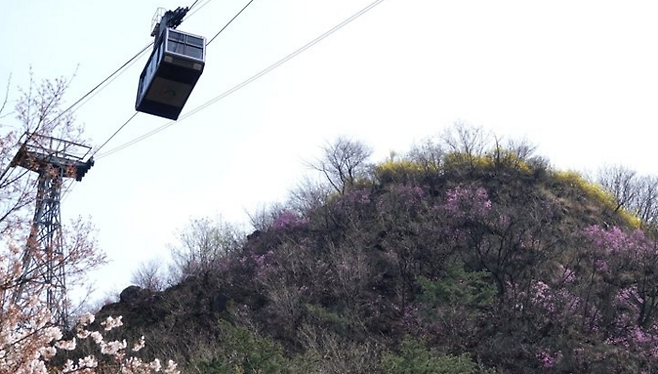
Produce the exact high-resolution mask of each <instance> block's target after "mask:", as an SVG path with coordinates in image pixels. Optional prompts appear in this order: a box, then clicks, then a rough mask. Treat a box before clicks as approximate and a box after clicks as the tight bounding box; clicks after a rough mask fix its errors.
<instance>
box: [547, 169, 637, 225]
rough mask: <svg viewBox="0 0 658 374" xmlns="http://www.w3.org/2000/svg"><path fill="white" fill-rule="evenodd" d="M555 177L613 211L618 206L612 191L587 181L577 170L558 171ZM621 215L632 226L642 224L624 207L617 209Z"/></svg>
mask: <svg viewBox="0 0 658 374" xmlns="http://www.w3.org/2000/svg"><path fill="white" fill-rule="evenodd" d="M554 176H555V178H556V179H557V180H558V181H560V182H563V183H567V184H569V185H571V186H572V187H575V188H578V189H580V190H581V191H583V192H584V193H585V195H587V196H588V197H590V198H592V199H595V200H597V201H599V202H600V203H601V204H603V205H604V206H605V207H606V208H608V209H609V210H611V211H614V210H615V209H616V208H617V203H616V202H615V197H614V195H612V194H611V193H610V192H608V191H605V190H604V189H603V188H601V187H600V186H598V185H596V184H594V183H591V182H589V181H587V180H586V179H585V178H583V177H582V175H581V174H580V173H578V172H575V171H571V170H570V171H557V172H555V174H554ZM617 213H618V214H619V216H620V217H621V219H622V220H624V222H626V223H627V224H628V225H629V226H630V227H632V228H634V229H637V228H640V226H641V220H640V219H639V218H638V217H636V216H635V215H633V214H632V213H630V212H628V211H627V210H624V209H619V210H618V211H617Z"/></svg>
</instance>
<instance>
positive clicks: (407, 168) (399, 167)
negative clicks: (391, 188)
mask: <svg viewBox="0 0 658 374" xmlns="http://www.w3.org/2000/svg"><path fill="white" fill-rule="evenodd" d="M428 167H429V165H428V166H424V165H422V164H420V163H418V162H414V161H406V160H405V161H395V160H392V159H389V160H387V161H385V162H383V163H381V164H379V165H377V166H375V172H376V173H377V175H378V176H379V178H380V179H381V180H383V181H396V182H402V181H407V180H408V179H410V178H411V179H413V178H415V177H416V176H420V175H423V174H424V173H426V172H432V171H438V170H434V169H437V168H436V167H429V168H428Z"/></svg>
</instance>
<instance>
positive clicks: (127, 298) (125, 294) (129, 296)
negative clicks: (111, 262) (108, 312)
mask: <svg viewBox="0 0 658 374" xmlns="http://www.w3.org/2000/svg"><path fill="white" fill-rule="evenodd" d="M143 294H144V290H142V288H141V287H139V286H129V287H126V289H124V290H123V291H121V293H120V294H119V301H120V302H122V303H127V304H131V305H132V304H135V303H137V302H139V301H140V300H142V299H143V296H144V295H143Z"/></svg>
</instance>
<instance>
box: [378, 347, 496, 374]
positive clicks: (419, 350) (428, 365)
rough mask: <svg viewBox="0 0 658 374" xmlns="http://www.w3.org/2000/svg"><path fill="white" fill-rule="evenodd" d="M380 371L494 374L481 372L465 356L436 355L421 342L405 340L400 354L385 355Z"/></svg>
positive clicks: (427, 373)
mask: <svg viewBox="0 0 658 374" xmlns="http://www.w3.org/2000/svg"><path fill="white" fill-rule="evenodd" d="M382 369H383V370H384V372H385V373H388V374H478V373H490V374H492V373H495V371H494V370H491V369H490V370H482V369H480V368H479V367H478V365H477V364H476V363H475V362H473V361H472V360H471V358H470V357H469V356H468V355H466V354H463V355H460V356H453V355H437V354H436V353H434V352H432V351H431V350H429V349H428V348H426V347H425V346H424V345H423V344H422V343H421V342H418V341H416V340H410V339H406V340H404V341H403V342H402V345H401V349H400V354H399V355H396V354H392V353H388V354H385V355H384V356H383V358H382Z"/></svg>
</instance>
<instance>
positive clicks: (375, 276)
mask: <svg viewBox="0 0 658 374" xmlns="http://www.w3.org/2000/svg"><path fill="white" fill-rule="evenodd" d="M532 150H533V149H532V147H529V146H528V145H527V144H525V143H514V142H510V143H508V144H505V145H502V144H501V142H500V141H499V140H497V139H494V141H491V142H489V141H487V138H486V137H485V136H484V133H483V132H482V131H481V130H479V129H472V128H468V127H465V126H457V127H456V128H454V129H453V130H452V131H451V132H448V133H446V134H445V135H444V136H443V137H442V138H441V139H440V140H439V141H428V142H427V143H424V144H423V145H421V146H417V147H414V149H413V150H412V151H410V152H409V153H408V154H406V155H404V156H393V155H392V156H391V158H390V159H389V160H387V161H385V162H382V163H379V164H376V165H369V164H367V163H366V161H367V158H368V155H369V154H370V153H369V150H368V148H367V147H365V146H364V145H363V144H361V143H358V142H354V141H351V140H349V139H344V138H341V139H339V140H338V141H337V142H335V143H333V144H330V145H328V146H327V147H326V149H325V151H326V155H325V156H326V157H324V158H323V159H321V160H318V161H317V162H311V163H310V164H311V165H312V166H313V167H314V168H315V169H317V170H319V171H320V172H322V173H323V175H324V176H325V177H326V179H327V181H328V182H329V183H327V184H326V185H314V184H309V183H307V184H305V185H303V187H300V188H298V189H297V190H295V191H293V193H291V199H290V201H288V202H287V203H285V204H279V205H276V206H273V207H271V209H268V210H265V211H263V212H259V213H258V214H254V216H253V217H252V220H253V224H254V227H255V231H253V232H252V233H251V234H250V235H248V236H247V237H245V238H240V237H239V235H237V236H236V234H235V231H234V230H232V229H230V227H228V226H223V227H215V228H212V227H211V225H210V226H209V225H205V226H204V225H201V226H197V230H196V231H195V232H194V235H192V236H188V237H187V239H188V241H187V242H186V243H184V245H183V247H182V249H181V248H179V249H178V256H179V257H178V261H177V269H178V270H179V271H178V272H177V273H176V274H177V278H176V280H177V281H176V282H174V283H175V285H174V286H172V287H170V288H168V289H166V290H164V291H159V290H157V289H148V288H139V287H131V288H129V289H126V290H125V291H124V292H123V293H122V296H121V301H120V302H118V303H115V304H110V305H107V306H105V307H104V308H103V309H102V310H101V311H100V315H101V316H105V315H110V314H111V315H117V314H121V315H123V316H124V319H123V321H124V324H125V327H126V329H127V330H126V331H127V332H128V333H129V334H133V335H134V336H141V335H145V336H146V337H147V340H148V341H150V342H153V343H152V344H151V345H150V346H149V347H147V348H145V350H143V353H144V354H145V355H146V356H145V358H147V359H148V358H151V357H155V356H162V357H171V358H173V359H175V360H176V361H178V362H179V367H180V368H181V370H183V372H189V373H485V372H491V373H493V372H496V373H553V372H554V373H562V372H564V373H568V372H579V373H598V372H606V373H607V372H616V373H640V372H647V373H649V372H655V371H656V370H658V359H657V357H658V323H657V321H656V314H657V313H658V274H656V267H655V265H656V262H657V261H658V249H657V248H656V235H655V230H654V227H653V223H654V221H655V220H654V217H655V213H654V211H653V206H654V205H655V203H656V201H655V199H654V198H653V195H652V194H653V193H654V192H655V187H656V183H655V181H653V179H651V178H639V177H635V176H634V175H633V173H631V172H627V171H626V170H625V169H619V168H617V169H608V170H607V171H604V173H602V178H601V182H602V183H600V184H598V183H593V182H590V181H587V180H586V179H585V178H583V177H582V176H580V175H579V174H577V173H572V172H560V171H556V170H553V169H552V168H550V167H549V166H548V162H547V161H546V160H544V159H542V158H540V157H536V156H533V152H532ZM624 176H626V177H628V178H626V179H627V181H628V183H626V184H625V185H624V184H623V183H616V182H615V181H624V180H626V179H624V178H622V177H624ZM615 183H616V184H615ZM614 186H622V187H623V186H626V187H624V188H617V189H615V188H613V187H614ZM621 191H625V192H624V193H622V192H621ZM626 192H628V193H626ZM638 217H641V218H638ZM206 223H207V222H206ZM198 227H201V229H199V228H198ZM204 227H205V228H204ZM213 230H214V231H213ZM204 235H205V236H204ZM190 238H205V239H204V240H197V241H194V240H191V241H190V240H189V239H190ZM145 274H146V273H145ZM148 274H151V275H154V273H153V272H151V273H148ZM148 274H146V275H148ZM143 275H144V274H143ZM146 278H149V277H146ZM152 278H153V277H150V280H151V281H152V280H153V279H152ZM144 279H145V278H142V280H144ZM149 284H162V283H161V282H160V283H157V282H155V283H154V282H151V283H149V282H146V283H144V285H147V286H148V285H149Z"/></svg>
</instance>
